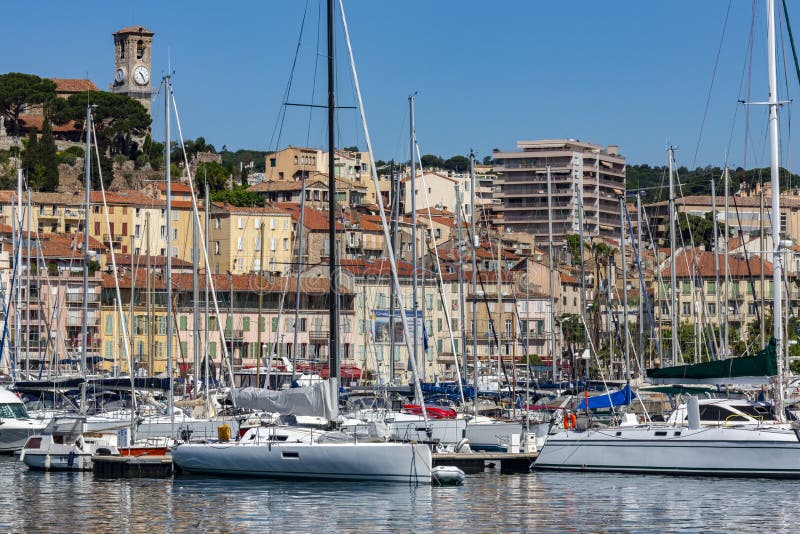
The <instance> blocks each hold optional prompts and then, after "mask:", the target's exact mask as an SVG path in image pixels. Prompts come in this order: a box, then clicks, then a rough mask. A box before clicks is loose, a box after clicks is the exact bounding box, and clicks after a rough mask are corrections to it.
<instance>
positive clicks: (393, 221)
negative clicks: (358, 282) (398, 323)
mask: <svg viewBox="0 0 800 534" xmlns="http://www.w3.org/2000/svg"><path fill="white" fill-rule="evenodd" d="M389 190H390V193H391V195H392V198H391V199H389V200H390V202H391V207H390V208H389V232H390V234H391V238H392V250H393V251H395V254H396V253H397V223H398V220H397V219H398V217H397V214H398V210H399V209H400V208H399V206H400V203H399V201H398V200H399V196H400V184H399V183H398V180H397V173H396V172H395V170H394V165H392V182H391V184H390V186H389ZM395 299H396V296H395V289H394V284H390V285H389V382H390V383H391V382H394V362H395V360H396V358H397V355H396V351H395V348H396V347H395V343H394V314H395V306H394V302H395Z"/></svg>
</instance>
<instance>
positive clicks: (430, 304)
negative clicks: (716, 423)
mask: <svg viewBox="0 0 800 534" xmlns="http://www.w3.org/2000/svg"><path fill="white" fill-rule="evenodd" d="M425 306H426V307H427V308H428V309H429V310H432V309H433V295H431V294H430V293H427V294H426V295H425Z"/></svg>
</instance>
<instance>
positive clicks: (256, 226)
mask: <svg viewBox="0 0 800 534" xmlns="http://www.w3.org/2000/svg"><path fill="white" fill-rule="evenodd" d="M253 225H254V227H255V229H256V230H260V229H261V219H256V220H255V221H254V222H253Z"/></svg>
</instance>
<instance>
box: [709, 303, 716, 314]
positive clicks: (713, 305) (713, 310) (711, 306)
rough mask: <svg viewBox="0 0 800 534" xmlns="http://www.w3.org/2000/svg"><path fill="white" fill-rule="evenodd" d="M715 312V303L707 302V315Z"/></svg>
mask: <svg viewBox="0 0 800 534" xmlns="http://www.w3.org/2000/svg"><path fill="white" fill-rule="evenodd" d="M716 313H717V305H716V304H713V303H709V304H708V314H709V315H714V314H716Z"/></svg>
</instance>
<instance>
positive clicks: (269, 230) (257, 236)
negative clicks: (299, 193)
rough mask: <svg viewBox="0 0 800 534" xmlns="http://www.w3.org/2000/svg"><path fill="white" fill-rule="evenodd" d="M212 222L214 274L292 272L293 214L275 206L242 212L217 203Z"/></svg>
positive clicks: (210, 233)
mask: <svg viewBox="0 0 800 534" xmlns="http://www.w3.org/2000/svg"><path fill="white" fill-rule="evenodd" d="M209 222H210V228H209V232H208V233H209V242H210V247H209V248H210V250H209V251H208V254H209V258H210V263H211V270H212V272H213V273H214V274H225V273H232V274H246V273H255V272H259V271H261V270H264V271H268V272H272V273H276V274H277V273H283V272H285V271H287V270H288V269H289V268H290V266H291V263H292V243H293V234H292V216H291V213H290V212H289V211H287V210H284V209H281V208H279V207H277V206H275V205H272V204H269V205H267V206H265V207H263V208H249V207H247V208H245V207H242V208H240V207H236V206H231V205H230V204H225V203H221V202H214V203H212V205H211V213H210V214H209ZM262 226H263V229H262ZM262 235H263V243H262ZM262 246H263V247H265V248H264V250H262ZM262 256H263V258H264V265H263V266H262V265H261V257H262Z"/></svg>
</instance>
